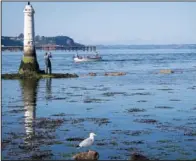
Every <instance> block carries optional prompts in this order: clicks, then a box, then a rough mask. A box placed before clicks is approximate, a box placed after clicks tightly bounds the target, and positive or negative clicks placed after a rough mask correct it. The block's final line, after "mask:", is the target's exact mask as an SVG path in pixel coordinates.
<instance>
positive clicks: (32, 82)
mask: <svg viewBox="0 0 196 161" xmlns="http://www.w3.org/2000/svg"><path fill="white" fill-rule="evenodd" d="M20 85H21V89H22V95H23V101H24V110H25V112H24V122H25V124H24V125H25V132H26V137H25V139H24V141H25V143H26V144H27V145H32V144H33V137H34V136H35V135H36V129H35V123H36V122H35V121H36V101H37V89H38V86H39V80H37V79H24V80H21V81H20ZM50 98H51V78H48V79H46V99H47V100H49V99H50Z"/></svg>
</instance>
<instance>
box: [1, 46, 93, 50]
mask: <svg viewBox="0 0 196 161" xmlns="http://www.w3.org/2000/svg"><path fill="white" fill-rule="evenodd" d="M35 48H36V50H64V51H78V50H81V51H96V46H59V45H43V46H35ZM1 50H2V51H5V50H8V51H23V46H2V47H1Z"/></svg>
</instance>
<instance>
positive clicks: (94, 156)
mask: <svg viewBox="0 0 196 161" xmlns="http://www.w3.org/2000/svg"><path fill="white" fill-rule="evenodd" d="M73 159H74V160H98V159H99V153H98V152H96V151H91V150H89V151H88V152H81V153H78V154H76V155H74V156H73Z"/></svg>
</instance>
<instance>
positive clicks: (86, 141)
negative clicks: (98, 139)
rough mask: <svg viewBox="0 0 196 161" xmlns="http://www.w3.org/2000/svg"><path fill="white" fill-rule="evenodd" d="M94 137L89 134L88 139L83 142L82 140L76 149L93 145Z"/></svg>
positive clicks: (92, 134)
mask: <svg viewBox="0 0 196 161" xmlns="http://www.w3.org/2000/svg"><path fill="white" fill-rule="evenodd" d="M94 136H96V134H94V133H90V134H89V137H88V138H87V139H85V140H83V141H82V142H81V143H80V144H79V147H78V148H82V147H88V146H91V145H92V144H93V143H94Z"/></svg>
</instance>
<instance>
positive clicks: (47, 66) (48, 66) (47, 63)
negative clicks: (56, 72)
mask: <svg viewBox="0 0 196 161" xmlns="http://www.w3.org/2000/svg"><path fill="white" fill-rule="evenodd" d="M51 57H52V55H51V53H50V54H48V53H47V52H46V53H45V56H44V59H45V73H46V74H51V73H52V65H51V61H50V58H51ZM48 71H49V72H48Z"/></svg>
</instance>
